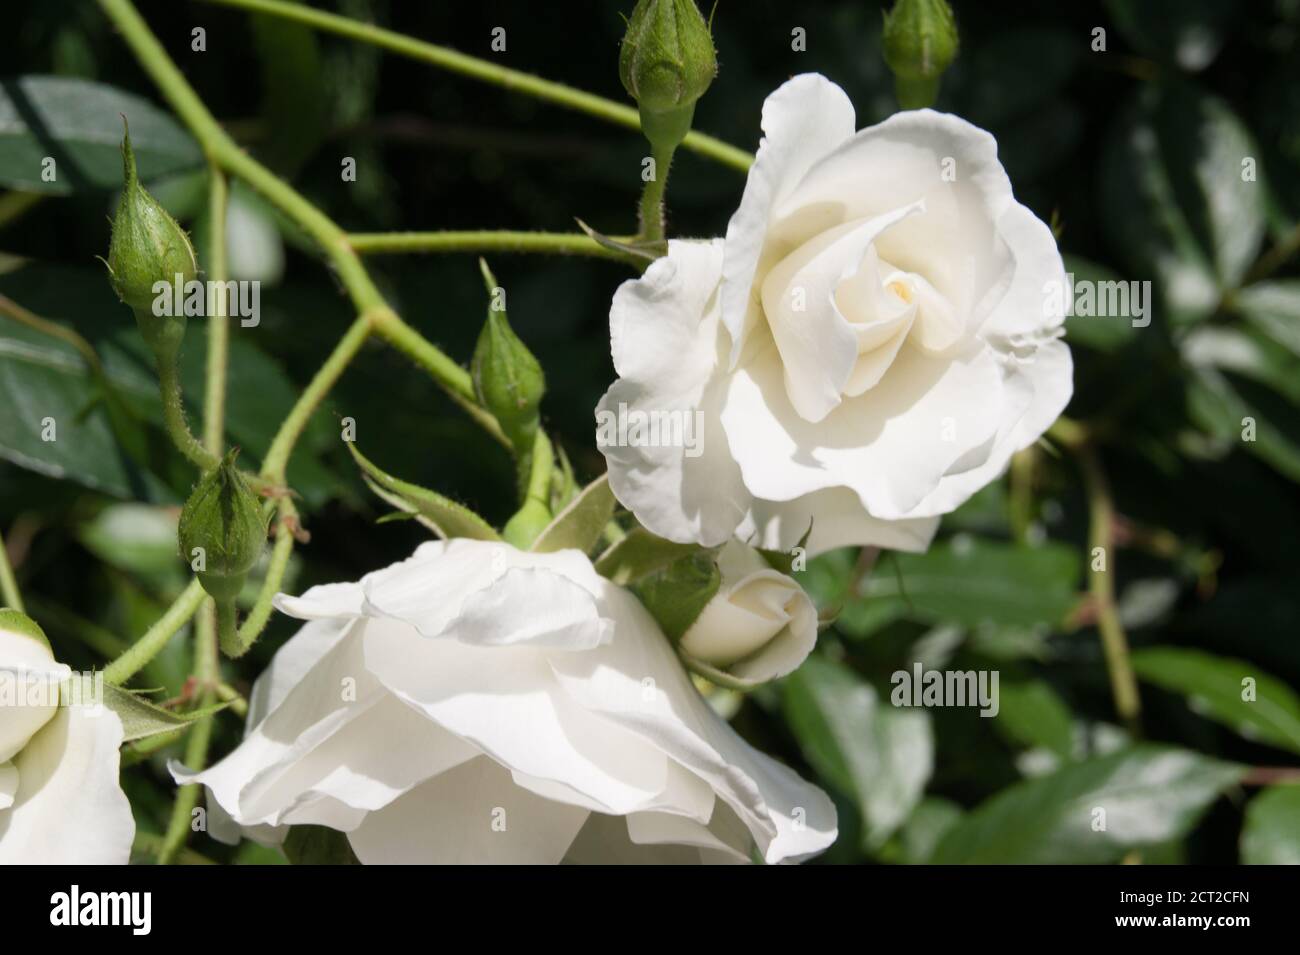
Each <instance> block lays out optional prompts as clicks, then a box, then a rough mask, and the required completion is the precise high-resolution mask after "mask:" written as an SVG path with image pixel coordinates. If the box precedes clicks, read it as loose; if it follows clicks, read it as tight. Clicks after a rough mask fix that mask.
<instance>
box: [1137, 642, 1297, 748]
mask: <svg viewBox="0 0 1300 955" xmlns="http://www.w3.org/2000/svg"><path fill="white" fill-rule="evenodd" d="M1132 660H1133V670H1134V672H1136V673H1137V675H1138V676H1139V677H1141V678H1142V679H1143V680H1145V681H1146V682H1148V683H1152V684H1154V685H1156V686H1158V687H1161V688H1162V689H1165V690H1169V691H1171V692H1173V693H1179V694H1181V695H1183V696H1185V697H1187V702H1188V705H1189V706H1190V707H1191V708H1192V710H1193V711H1195V712H1197V713H1200V714H1201V715H1202V716H1205V717H1206V718H1207V719H1212V720H1214V721H1215V722H1216V723H1221V724H1223V725H1224V726H1227V727H1229V728H1230V729H1232V730H1233V731H1234V732H1236V733H1238V734H1240V735H1241V736H1244V737H1245V738H1246V739H1249V740H1252V741H1254V742H1259V743H1267V744H1269V745H1270V746H1277V747H1279V748H1281V749H1287V750H1290V751H1291V752H1293V753H1300V696H1297V695H1296V693H1295V691H1294V690H1292V689H1291V688H1290V687H1288V686H1287V685H1286V684H1285V683H1283V682H1282V681H1281V680H1278V679H1277V678H1275V677H1272V676H1270V675H1269V674H1267V673H1263V672H1261V670H1260V668H1259V667H1258V666H1256V665H1255V664H1253V663H1248V662H1246V661H1245V660H1233V659H1230V658H1228V657H1218V656H1214V655H1213V654H1209V653H1205V652H1203V651H1201V650H1189V649H1185V648H1183V647H1150V648H1148V649H1145V650H1137V651H1135V652H1134V653H1133V654H1132ZM1247 681H1250V682H1249V683H1248V682H1247ZM1248 686H1249V687H1250V688H1251V689H1252V690H1253V695H1254V699H1253V700H1251V699H1243V698H1242V697H1243V695H1247V689H1246V688H1247V687H1248Z"/></svg>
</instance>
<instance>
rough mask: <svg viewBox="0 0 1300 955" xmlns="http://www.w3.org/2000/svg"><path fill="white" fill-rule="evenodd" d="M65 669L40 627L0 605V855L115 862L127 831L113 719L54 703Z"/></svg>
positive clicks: (125, 850) (11, 860)
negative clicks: (57, 660) (119, 780)
mask: <svg viewBox="0 0 1300 955" xmlns="http://www.w3.org/2000/svg"><path fill="white" fill-rule="evenodd" d="M71 675H72V672H71V671H70V670H69V669H68V667H67V666H65V665H64V664H62V663H57V662H55V660H54V655H53V653H51V652H50V645H49V643H48V642H47V641H46V640H45V637H44V635H43V634H42V633H41V632H40V631H39V629H37V628H36V627H35V626H34V625H31V624H30V622H29V621H26V619H25V618H20V615H17V614H15V613H14V612H13V611H8V610H6V611H0V865H18V864H23V865H45V864H93V865H113V864H125V863H126V861H127V859H128V858H129V857H130V854H131V840H132V839H133V838H134V837H135V821H134V820H133V819H132V817H131V806H130V804H129V803H128V802H127V799H126V795H125V794H124V793H123V792H122V789H121V786H119V784H118V747H119V746H121V745H122V723H121V720H119V719H118V717H117V715H116V714H115V713H113V712H112V711H111V710H109V709H108V708H106V707H104V706H93V705H88V704H87V705H83V704H80V703H77V704H73V705H59V684H60V683H63V682H64V681H66V680H67V679H68V678H69V677H70V676H71Z"/></svg>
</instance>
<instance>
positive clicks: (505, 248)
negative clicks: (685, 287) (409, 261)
mask: <svg viewBox="0 0 1300 955" xmlns="http://www.w3.org/2000/svg"><path fill="white" fill-rule="evenodd" d="M632 239H633V237H631V236H628V237H626V238H622V239H616V240H615V241H620V242H630V241H632ZM348 242H349V243H351V245H352V248H353V249H354V250H356V251H357V252H358V253H360V254H361V255H383V254H392V253H409V252H428V253H443V252H471V253H481V252H519V253H541V254H544V255H585V256H589V257H591V258H596V259H609V260H611V261H614V262H627V263H632V264H637V263H635V262H634V260H633V259H632V257H631V256H628V255H626V254H624V253H622V252H619V251H618V250H617V249H612V248H609V247H608V246H604V245H601V244H600V243H599V242H597V241H596V240H595V239H593V238H591V237H590V236H586V235H583V234H581V233H578V232H574V233H567V232H511V231H500V230H484V231H473V232H449V231H448V232H442V231H440V232H377V233H352V234H351V235H349V236H348Z"/></svg>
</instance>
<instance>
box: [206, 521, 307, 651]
mask: <svg viewBox="0 0 1300 955" xmlns="http://www.w3.org/2000/svg"><path fill="white" fill-rule="evenodd" d="M297 520H298V512H297V510H296V509H295V508H294V506H293V502H292V501H291V500H290V499H289V498H287V497H286V498H281V499H280V502H279V519H278V522H277V524H276V529H275V546H274V547H273V548H272V549H271V561H270V563H269V564H267V567H266V578H265V579H264V580H263V581H262V589H261V590H260V591H258V594H257V601H256V602H255V603H254V604H253V609H252V610H250V611H249V612H248V616H247V617H245V618H244V623H243V625H242V626H241V627H240V628H239V631H238V633H237V634H236V636H235V639H234V640H233V641H232V642H230V643H223V644H222V649H223V650H224V651H225V653H226V656H228V657H232V658H234V657H241V656H243V655H244V654H245V653H247V652H248V650H249V648H250V647H252V645H253V644H254V643H256V642H257V638H258V637H260V636H261V635H262V631H263V630H265V629H266V625H267V623H268V622H269V621H270V619H271V601H272V600H274V599H275V595H276V594H278V593H279V592H280V585H281V584H282V583H284V573H285V571H286V570H287V569H288V567H289V557H290V555H291V554H292V553H293V543H294V537H293V532H294V528H295V526H296V524H297Z"/></svg>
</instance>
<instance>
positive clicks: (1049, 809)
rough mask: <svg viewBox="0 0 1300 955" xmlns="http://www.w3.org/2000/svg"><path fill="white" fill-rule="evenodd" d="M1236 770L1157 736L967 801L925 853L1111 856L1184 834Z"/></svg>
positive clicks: (977, 857)
mask: <svg viewBox="0 0 1300 955" xmlns="http://www.w3.org/2000/svg"><path fill="white" fill-rule="evenodd" d="M1242 772H1243V768H1242V767H1241V766H1237V765H1235V764H1232V763H1225V762H1222V761H1220V760H1217V759H1211V758H1210V757H1208V756H1202V755H1200V754H1199V753H1193V752H1190V751H1189V750H1184V749H1177V748H1175V747H1170V746H1156V745H1140V746H1134V747H1131V748H1128V749H1123V750H1120V751H1119V752H1116V753H1111V754H1109V755H1106V756H1100V757H1097V758H1095V759H1090V760H1086V761H1083V762H1078V763H1069V764H1067V765H1065V766H1063V767H1062V768H1060V769H1058V770H1057V771H1056V772H1054V773H1051V774H1049V775H1047V776H1038V777H1035V778H1033V779H1028V780H1025V781H1023V782H1020V783H1016V784H1015V785H1013V786H1011V787H1010V788H1008V789H1004V790H1003V791H1002V792H1000V793H998V794H997V795H995V796H992V797H990V798H989V799H988V800H986V801H985V802H983V803H981V804H980V805H979V806H977V807H975V808H974V809H973V810H971V811H970V812H968V813H967V814H966V815H965V816H964V817H963V818H962V820H961V821H960V822H958V823H957V824H956V825H955V826H953V827H952V828H951V829H950V830H948V833H947V835H945V836H944V838H943V840H942V841H941V842H940V843H939V847H938V848H937V849H936V850H935V853H934V857H933V858H932V859H931V860H930V861H931V862H934V863H937V864H942V865H953V864H1028V865H1044V864H1046V865H1052V864H1060V863H1070V864H1077V865H1084V864H1101V863H1110V862H1117V861H1119V859H1120V858H1122V857H1123V855H1124V854H1125V853H1126V852H1128V851H1130V850H1132V849H1140V848H1143V847H1146V846H1153V845H1156V844H1158V843H1162V842H1167V841H1169V840H1171V839H1178V838H1181V837H1183V836H1185V835H1186V834H1187V833H1188V832H1189V831H1191V829H1192V828H1193V827H1194V826H1195V825H1196V823H1197V822H1198V821H1199V819H1200V818H1201V815H1202V814H1203V813H1204V812H1205V810H1206V809H1208V808H1209V806H1210V804H1211V803H1213V802H1214V801H1215V799H1217V798H1218V797H1219V794H1220V793H1222V792H1223V791H1224V790H1225V789H1227V788H1228V787H1230V786H1232V785H1234V784H1235V783H1236V782H1238V781H1239V780H1240V779H1241V775H1242ZM1102 811H1104V813H1103V812H1102Z"/></svg>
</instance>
